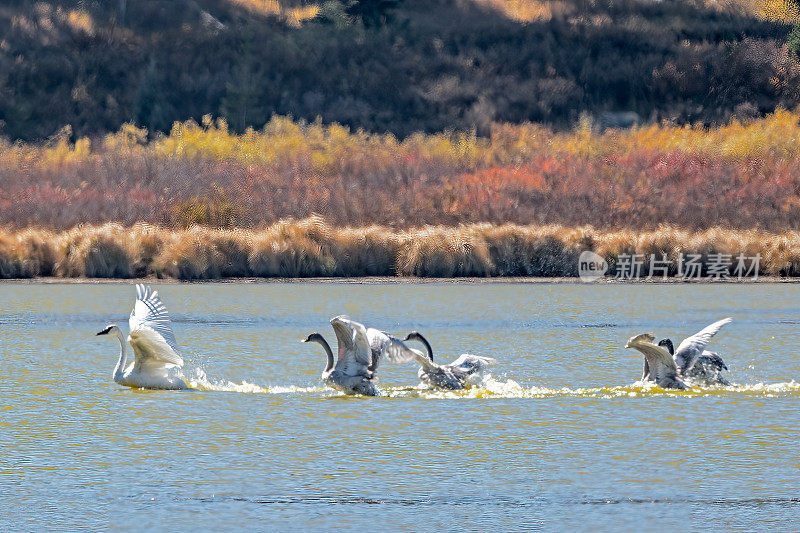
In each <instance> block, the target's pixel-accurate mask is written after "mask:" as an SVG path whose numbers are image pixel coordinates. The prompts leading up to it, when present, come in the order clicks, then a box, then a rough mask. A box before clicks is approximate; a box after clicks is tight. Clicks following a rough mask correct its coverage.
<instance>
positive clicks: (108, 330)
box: [97, 324, 119, 335]
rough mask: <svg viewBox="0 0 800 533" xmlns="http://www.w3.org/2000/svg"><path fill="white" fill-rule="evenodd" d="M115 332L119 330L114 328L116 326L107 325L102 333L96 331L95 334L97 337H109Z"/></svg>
mask: <svg viewBox="0 0 800 533" xmlns="http://www.w3.org/2000/svg"><path fill="white" fill-rule="evenodd" d="M117 331H119V328H118V327H117V326H116V324H109V325H108V326H106V327H105V329H103V330H102V331H98V332H97V334H98V335H111V334H112V333H116V332H117Z"/></svg>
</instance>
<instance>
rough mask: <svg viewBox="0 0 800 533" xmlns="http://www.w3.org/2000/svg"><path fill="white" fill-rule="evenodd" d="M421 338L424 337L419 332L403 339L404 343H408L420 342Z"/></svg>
mask: <svg viewBox="0 0 800 533" xmlns="http://www.w3.org/2000/svg"><path fill="white" fill-rule="evenodd" d="M420 337H422V335H421V334H420V332H419V331H412V332H411V333H409V334H408V335H406V338H405V339H403V342H406V341H418V340H420Z"/></svg>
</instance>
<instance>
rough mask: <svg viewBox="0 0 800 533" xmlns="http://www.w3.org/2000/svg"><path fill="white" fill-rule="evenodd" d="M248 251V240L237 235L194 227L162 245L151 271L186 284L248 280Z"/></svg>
mask: <svg viewBox="0 0 800 533" xmlns="http://www.w3.org/2000/svg"><path fill="white" fill-rule="evenodd" d="M248 251H249V247H248V244H247V239H246V237H245V236H243V235H240V234H238V233H237V232H235V231H230V230H212V229H208V228H202V227H199V226H194V227H191V228H189V229H187V230H185V231H182V232H174V234H173V238H172V239H170V240H169V241H166V242H164V243H163V245H162V247H161V250H160V252H159V253H158V254H157V255H156V256H155V257H154V258H153V263H152V271H153V273H154V274H156V275H158V276H159V277H163V276H166V277H171V278H177V279H185V280H197V279H220V278H231V277H246V276H249V275H250V269H249V268H248V264H247V258H248Z"/></svg>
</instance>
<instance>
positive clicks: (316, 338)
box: [98, 333, 325, 342]
mask: <svg viewBox="0 0 800 533" xmlns="http://www.w3.org/2000/svg"><path fill="white" fill-rule="evenodd" d="M98 335H99V333H98ZM324 340H325V338H324V337H323V336H322V335H320V334H319V333H312V334H311V335H309V336H308V337H306V338H305V339H303V340H301V341H300V342H321V341H324Z"/></svg>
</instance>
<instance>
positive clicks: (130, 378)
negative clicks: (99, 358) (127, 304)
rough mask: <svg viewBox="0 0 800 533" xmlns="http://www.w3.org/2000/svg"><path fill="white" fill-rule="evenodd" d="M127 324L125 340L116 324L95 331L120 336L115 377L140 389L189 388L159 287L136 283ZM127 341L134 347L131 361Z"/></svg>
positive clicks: (129, 385)
mask: <svg viewBox="0 0 800 533" xmlns="http://www.w3.org/2000/svg"><path fill="white" fill-rule="evenodd" d="M128 324H129V326H130V334H129V335H128V339H127V342H126V340H125V336H124V335H123V333H122V330H121V329H120V328H119V327H117V326H116V325H115V324H111V325H109V326H107V327H106V328H105V329H104V330H103V331H100V332H98V333H97V334H98V335H114V336H116V337H117V339H118V340H119V344H120V353H119V361H118V362H117V366H116V367H115V368H114V381H115V382H116V383H119V384H120V385H124V386H126V387H134V388H141V389H170V390H175V389H188V388H189V387H188V386H187V384H186V382H185V381H184V380H183V379H182V378H181V367H183V359H182V358H181V356H180V355H178V343H177V341H176V340H175V334H174V333H173V332H172V326H171V325H170V320H169V314H167V308H166V307H165V306H164V303H163V302H162V301H161V299H160V298H159V297H158V291H154V290H152V289H151V288H150V287H146V286H144V285H141V284H139V285H136V303H135V304H134V306H133V312H132V313H131V317H130V320H129V321H128ZM128 343H130V346H131V347H132V348H133V356H134V361H133V363H131V364H130V365H127V361H128ZM126 365H127V366H126Z"/></svg>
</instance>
